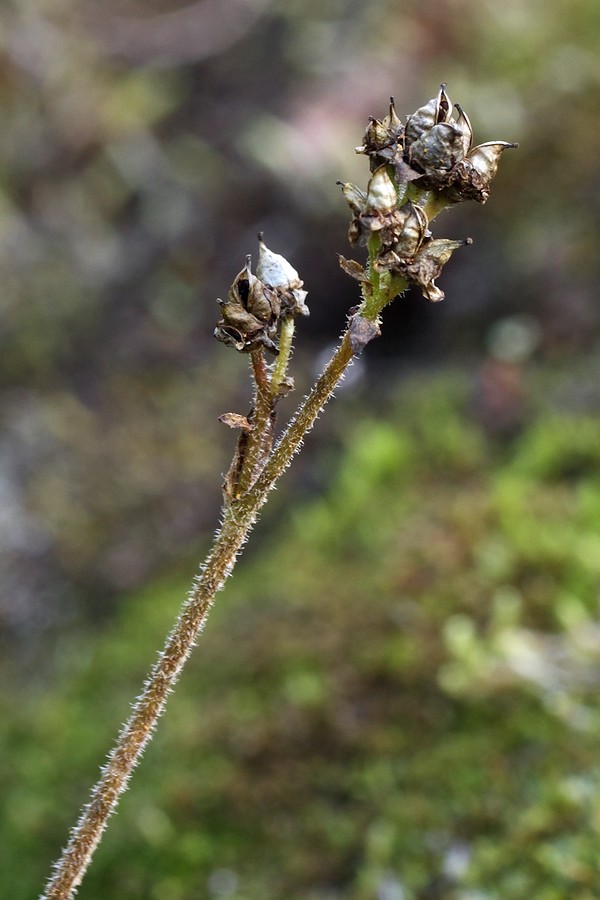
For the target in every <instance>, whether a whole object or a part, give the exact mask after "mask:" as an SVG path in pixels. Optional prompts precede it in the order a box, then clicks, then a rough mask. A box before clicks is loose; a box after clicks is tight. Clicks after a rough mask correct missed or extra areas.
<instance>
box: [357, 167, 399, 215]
mask: <svg viewBox="0 0 600 900" xmlns="http://www.w3.org/2000/svg"><path fill="white" fill-rule="evenodd" d="M397 201H398V195H397V193H396V188H395V187H394V182H393V181H392V179H391V178H390V176H389V174H388V170H387V166H379V168H378V169H375V171H374V172H373V174H372V176H371V180H370V181H369V185H368V187H367V200H366V209H365V212H366V213H369V214H373V213H379V214H380V215H382V216H385V215H388V214H389V213H391V212H392V211H393V210H394V209H396V203H397Z"/></svg>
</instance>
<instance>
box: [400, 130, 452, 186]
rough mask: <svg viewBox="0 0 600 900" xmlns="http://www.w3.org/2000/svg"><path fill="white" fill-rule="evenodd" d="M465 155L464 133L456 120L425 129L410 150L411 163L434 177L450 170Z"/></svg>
mask: <svg viewBox="0 0 600 900" xmlns="http://www.w3.org/2000/svg"><path fill="white" fill-rule="evenodd" d="M464 155H465V154H464V141H463V133H462V131H461V129H460V128H459V127H458V126H457V125H456V124H455V123H454V122H441V123H440V124H439V125H434V126H433V128H430V129H429V130H428V131H424V132H423V134H422V135H421V136H420V137H419V138H418V139H417V140H416V141H415V142H414V143H413V144H411V146H410V150H409V152H408V158H409V162H410V164H411V165H412V166H413V167H418V168H419V169H421V170H422V171H423V172H424V173H425V174H426V175H428V176H433V177H435V176H436V175H438V174H440V175H442V176H443V175H444V174H445V173H447V172H449V171H450V169H452V168H453V167H454V166H455V165H456V163H457V162H459V161H460V160H461V159H462V158H463V157H464Z"/></svg>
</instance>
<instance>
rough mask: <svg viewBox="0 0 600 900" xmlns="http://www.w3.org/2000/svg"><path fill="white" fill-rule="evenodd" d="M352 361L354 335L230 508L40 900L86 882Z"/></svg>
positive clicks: (70, 892)
mask: <svg viewBox="0 0 600 900" xmlns="http://www.w3.org/2000/svg"><path fill="white" fill-rule="evenodd" d="M351 359H352V350H351V347H350V340H349V334H348V330H347V331H346V333H345V334H344V336H343V339H342V342H341V344H340V345H339V347H338V348H337V350H336V351H335V353H334V354H333V357H332V358H331V360H330V362H329V364H328V365H327V367H326V369H325V370H324V372H323V374H322V375H321V376H320V378H319V379H318V380H317V382H316V384H315V385H314V387H313V389H312V391H311V392H310V394H309V395H308V396H307V397H306V398H305V400H304V401H303V402H302V403H301V405H300V407H299V408H298V411H297V413H296V415H295V416H294V417H293V419H292V420H291V422H290V425H289V426H288V428H287V430H286V431H285V432H284V434H283V436H282V438H281V439H280V441H279V443H278V445H277V447H276V449H275V450H274V451H273V453H272V455H271V457H270V459H269V461H268V463H267V464H266V466H265V467H264V469H263V470H262V473H261V475H260V476H259V477H258V479H257V480H256V481H255V483H254V484H253V485H252V487H250V488H249V490H248V491H247V492H246V493H245V494H244V495H243V496H241V497H240V499H239V500H237V501H234V502H232V503H230V504H229V505H227V504H226V505H225V507H224V511H223V524H222V527H221V529H220V531H219V532H218V534H217V536H216V538H215V542H214V544H213V547H212V549H211V551H210V553H209V555H208V557H207V559H206V561H205V563H204V565H203V566H202V568H201V571H200V574H199V575H198V577H197V579H196V581H195V583H194V585H193V587H192V590H191V591H190V594H189V597H188V599H187V601H186V603H185V605H184V607H183V610H182V612H181V614H180V616H179V618H178V620H177V622H176V624H175V627H174V628H173V631H172V632H171V634H170V635H169V637H168V638H167V642H166V644H165V646H164V649H163V650H162V652H161V653H160V655H159V657H158V660H157V662H156V663H155V665H154V666H153V668H152V669H151V671H150V674H149V675H148V678H147V679H146V681H145V683H144V687H143V690H142V693H141V694H140V696H139V697H138V699H137V701H136V703H135V705H134V707H133V711H132V713H131V716H130V718H129V719H128V721H127V722H126V723H125V725H124V726H123V728H122V730H121V732H120V734H119V736H118V738H117V742H116V744H115V747H114V749H113V750H112V752H111V753H110V755H109V758H108V762H107V764H106V766H104V768H103V770H102V775H101V777H100V780H99V781H98V782H97V784H96V785H95V787H94V788H93V790H92V793H91V797H90V801H89V803H88V804H87V806H86V807H84V809H83V812H82V814H81V817H80V819H79V821H78V823H77V824H76V826H75V827H74V829H73V830H72V832H71V835H70V837H69V841H68V843H67V846H66V847H65V849H64V851H63V853H62V856H61V857H60V859H59V860H58V862H57V863H56V865H55V868H54V874H53V876H52V877H51V879H50V881H49V882H48V885H47V887H46V890H45V893H44V894H42V897H41V900H69V898H70V897H73V896H74V893H75V891H76V889H77V887H78V885H79V884H80V883H81V880H82V878H83V876H84V874H85V871H86V869H87V867H88V865H89V863H90V861H91V859H92V856H93V853H94V850H95V849H96V847H97V846H98V843H99V842H100V839H101V836H102V832H103V831H104V828H105V827H106V823H107V820H108V818H109V816H110V815H111V813H112V812H113V811H114V810H115V808H116V806H117V803H118V800H119V797H120V796H121V794H122V793H123V792H124V791H125V790H126V788H127V784H128V781H129V778H130V776H131V773H132V772H133V769H134V768H135V766H136V764H137V763H138V761H139V759H140V757H141V755H142V753H143V751H144V749H145V747H146V745H147V743H148V741H149V740H150V738H151V736H152V733H153V731H154V728H155V726H156V723H157V721H158V719H159V717H160V715H161V713H162V712H163V710H164V708H165V705H166V702H167V698H168V696H169V694H170V692H171V691H172V690H173V688H174V686H175V684H176V683H177V680H178V678H179V675H180V673H181V670H182V668H183V665H184V663H185V661H186V660H187V658H188V656H189V655H190V653H191V650H192V648H193V646H194V644H195V642H196V640H197V638H198V635H199V634H200V632H201V631H202V628H203V627H204V623H205V622H206V618H207V616H208V613H209V611H210V608H211V606H212V604H213V602H214V599H215V595H216V593H217V591H219V590H220V588H221V587H222V586H223V584H224V582H225V579H226V578H227V576H228V575H229V574H230V573H231V571H232V569H233V567H234V565H235V561H236V558H237V555H238V553H239V551H240V549H241V548H242V546H243V544H244V543H245V541H246V539H247V537H248V535H249V533H250V530H251V528H252V526H253V524H254V522H255V521H256V517H257V515H258V512H259V510H260V508H261V506H262V505H263V503H264V502H265V500H266V498H267V495H268V493H269V491H270V490H271V488H272V487H273V486H274V485H275V483H276V481H277V480H278V479H279V477H280V475H282V473H283V472H284V471H285V469H286V468H287V466H288V465H289V464H290V462H291V460H292V458H293V456H294V455H295V453H296V452H297V451H298V450H299V448H300V446H301V444H302V440H303V438H304V435H305V434H306V433H307V432H308V431H309V430H310V429H311V428H312V426H313V425H314V422H315V420H316V418H317V416H318V415H319V413H320V411H321V410H322V409H323V406H324V405H325V403H326V402H327V400H328V399H329V397H330V396H331V394H332V393H333V391H334V389H335V386H336V385H337V383H338V382H339V380H340V379H341V377H342V376H343V374H344V371H345V369H346V367H347V366H348V364H349V362H350V361H351Z"/></svg>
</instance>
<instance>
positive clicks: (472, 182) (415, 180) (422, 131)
mask: <svg viewBox="0 0 600 900" xmlns="http://www.w3.org/2000/svg"><path fill="white" fill-rule="evenodd" d="M454 108H455V109H456V113H457V114H456V116H455V115H454V114H453V106H452V103H451V101H450V98H449V96H448V94H447V92H446V85H445V84H442V85H441V87H440V90H439V92H438V94H437V96H436V97H433V98H432V99H431V100H429V101H428V102H427V103H426V104H425V105H424V106H422V107H420V108H419V109H418V110H417V111H416V112H415V113H413V114H412V115H411V116H409V117H408V119H407V121H406V124H405V125H402V122H401V121H400V119H399V118H398V116H397V115H396V111H395V109H394V103H393V100H392V102H391V104H390V109H389V113H388V115H387V116H386V117H385V118H383V119H381V120H379V119H375V118H371V119H370V120H369V125H368V127H367V130H366V133H365V135H364V138H363V143H362V145H361V146H360V147H357V148H356V149H357V152H358V153H364V154H366V155H367V156H368V157H369V161H370V167H371V171H372V176H371V180H370V181H369V184H368V186H367V190H366V192H364V191H362V190H361V189H360V188H358V187H357V186H356V185H354V184H349V183H347V184H343V183H342V182H339V184H342V192H343V194H344V197H345V198H346V200H347V202H348V204H349V206H350V208H351V210H352V220H351V222H350V229H349V234H348V236H349V239H350V243H351V244H357V243H362V244H368V245H369V248H370V260H371V266H372V268H373V269H374V270H375V271H376V272H378V273H380V274H381V273H389V274H390V275H392V276H401V277H403V278H404V279H407V280H409V281H412V282H414V283H415V284H417V285H418V286H419V287H420V288H421V291H422V293H423V295H424V297H426V298H427V299H428V300H431V301H434V302H435V301H438V300H441V299H443V297H444V294H443V292H442V291H441V290H440V288H438V287H437V285H436V284H435V279H436V278H437V277H438V276H439V274H440V272H441V270H442V268H443V266H444V265H445V263H446V262H447V261H448V259H449V258H450V256H451V255H452V253H453V252H454V250H456V249H457V248H458V247H462V246H465V245H466V244H469V243H471V240H470V239H467V240H462V241H453V240H447V239H437V240H436V239H433V238H432V235H431V233H430V231H429V224H430V218H429V217H431V218H433V217H434V216H435V215H437V213H438V212H439V211H440V210H441V209H443V208H444V207H447V206H452V205H453V204H455V203H459V202H461V201H462V200H477V201H479V202H480V203H485V201H486V200H487V198H488V196H489V190H490V183H491V181H492V178H493V177H494V175H495V174H496V171H497V169H498V163H499V161H500V157H501V155H502V153H503V152H504V150H506V149H508V148H510V147H516V146H517V145H516V144H511V143H508V142H507V141H490V142H488V143H485V144H479V145H478V146H476V147H473V128H472V125H471V122H470V121H469V118H468V116H467V115H466V113H465V112H464V110H463V109H462V108H461V107H460V106H459V105H458V104H456V107H454ZM340 264H341V265H342V268H343V269H344V270H345V271H346V272H347V273H348V274H350V275H351V276H352V277H354V278H357V279H358V280H359V281H360V282H361V283H363V284H365V283H366V280H367V279H368V273H367V272H366V271H365V270H364V269H362V268H361V267H360V266H358V264H354V263H353V262H352V261H349V260H344V259H340ZM364 290H366V289H365V288H363V291H364Z"/></svg>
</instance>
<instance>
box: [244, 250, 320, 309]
mask: <svg viewBox="0 0 600 900" xmlns="http://www.w3.org/2000/svg"><path fill="white" fill-rule="evenodd" d="M259 242H260V243H259V252H258V263H257V265H256V272H257V275H258V276H259V278H260V279H261V281H262V282H264V284H265V286H267V287H270V288H273V289H274V293H275V295H276V297H277V301H278V304H279V310H278V316H279V314H281V316H308V315H309V309H308V306H307V305H306V303H305V302H304V301H305V299H306V296H307V293H308V292H307V291H305V290H303V289H302V288H303V285H304V282H303V281H301V279H300V276H299V275H298V272H297V271H296V269H294V267H293V266H292V265H291V263H289V262H288V261H287V259H286V258H285V257H284V256H281V255H280V254H279V253H273V251H272V250H269V248H268V247H267V245H266V244H265V242H264V241H263V239H262V234H260V235H259Z"/></svg>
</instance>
